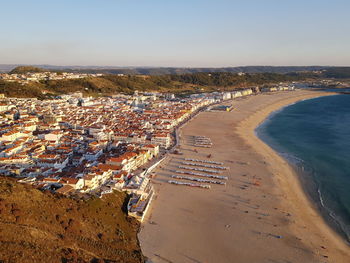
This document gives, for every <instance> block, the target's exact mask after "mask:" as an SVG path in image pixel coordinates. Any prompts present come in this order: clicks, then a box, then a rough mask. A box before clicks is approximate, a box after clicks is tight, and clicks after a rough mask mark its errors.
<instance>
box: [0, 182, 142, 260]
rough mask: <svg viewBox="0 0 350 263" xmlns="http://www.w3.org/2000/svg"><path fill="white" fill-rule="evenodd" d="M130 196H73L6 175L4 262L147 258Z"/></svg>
mask: <svg viewBox="0 0 350 263" xmlns="http://www.w3.org/2000/svg"><path fill="white" fill-rule="evenodd" d="M125 200H126V194H125V193H119V192H115V193H112V194H108V195H105V196H103V198H96V197H92V198H91V199H88V200H82V199H78V198H76V199H71V198H67V197H64V196H62V195H54V194H51V193H50V192H41V191H39V190H37V189H34V188H32V187H31V186H30V185H25V184H20V183H17V182H16V181H15V180H14V179H10V178H6V177H0V261H1V262H52V263H55V262H57V263H59V262H81V263H85V262H129V263H141V262H144V258H143V256H142V253H141V249H140V246H139V242H138V240H137V231H138V229H139V227H140V226H139V223H138V222H137V221H136V219H133V218H128V217H127V215H126V214H125V213H124V212H123V211H122V207H123V206H124V205H125Z"/></svg>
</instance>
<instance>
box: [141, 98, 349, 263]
mask: <svg viewBox="0 0 350 263" xmlns="http://www.w3.org/2000/svg"><path fill="white" fill-rule="evenodd" d="M331 94H332V93H325V92H312V91H294V92H285V93H283V94H282V93H275V94H266V95H262V94H260V95H256V96H251V97H249V98H245V99H242V100H234V101H233V102H232V101H230V103H233V104H234V107H235V108H236V109H235V110H234V111H233V112H231V113H212V112H203V113H201V114H199V115H198V116H196V118H195V119H194V120H191V121H190V122H188V123H187V125H186V127H183V128H181V129H180V136H181V138H180V140H182V141H181V142H182V143H181V149H182V150H183V151H184V153H185V157H186V158H187V157H191V156H197V157H198V155H201V157H202V158H203V157H204V156H205V155H206V154H207V153H211V152H213V156H214V159H213V160H216V159H215V158H217V159H218V160H220V161H225V162H230V163H229V165H230V166H231V171H232V174H231V172H230V176H231V178H230V179H229V181H228V185H227V186H226V187H225V188H219V187H215V188H214V189H211V190H209V191H205V193H204V192H203V190H192V189H190V190H189V189H187V188H181V187H178V186H169V185H168V184H167V183H165V182H166V180H167V178H168V177H169V175H168V174H167V172H166V171H164V169H163V170H162V169H159V170H158V171H157V174H158V178H157V180H156V188H157V195H158V196H157V198H156V199H157V200H154V202H153V204H152V206H153V207H152V211H151V219H150V220H149V221H150V222H153V223H154V222H155V224H150V223H147V222H146V223H145V224H144V225H143V226H142V228H143V229H142V230H141V232H140V234H139V238H140V241H141V247H142V250H143V252H144V254H145V256H147V257H149V258H150V260H151V261H152V262H165V260H168V261H169V262H195V261H198V262H232V260H234V262H269V260H270V261H271V260H276V261H277V260H297V261H298V262H320V261H321V260H322V262H346V260H348V259H349V258H350V254H349V251H348V249H349V248H348V246H347V245H346V244H345V243H344V241H343V239H342V238H341V237H340V236H339V235H338V233H335V232H334V231H333V229H331V228H330V227H329V226H328V225H327V224H326V222H325V221H324V220H323V218H322V216H321V215H320V214H319V213H318V211H316V208H315V207H314V204H313V203H312V202H311V200H309V199H308V198H307V197H306V193H305V192H304V190H303V188H302V187H303V186H302V184H301V182H300V180H299V179H298V178H297V175H296V173H295V171H293V168H292V167H291V166H290V164H288V163H287V162H286V161H285V160H284V159H283V158H282V157H281V156H279V154H278V153H277V152H275V151H274V150H272V149H271V148H270V147H269V146H268V145H267V144H265V143H264V142H263V141H261V140H260V139H259V138H258V137H256V135H255V129H256V127H257V126H259V124H261V123H262V122H263V121H264V120H265V119H266V118H268V117H269V116H270V114H271V113H272V112H274V111H276V110H279V109H281V108H282V107H286V106H287V105H289V104H292V103H295V102H297V101H300V100H303V99H310V98H315V97H319V96H326V95H331ZM220 119H221V121H220V122H218V123H212V122H215V121H217V120H220ZM232 125H234V126H232ZM230 127H233V128H234V129H233V130H232V128H230ZM189 134H200V135H206V136H209V137H211V138H212V139H213V142H214V146H213V149H211V150H210V149H209V150H207V149H205V150H202V149H201V150H200V153H198V154H194V152H193V148H191V147H188V146H185V144H184V143H183V140H184V139H185V137H186V136H187V135H189ZM182 145H184V146H182ZM228 149H231V150H230V151H229V150H228ZM176 158H178V156H174V155H170V158H169V159H170V160H169V163H168V165H163V166H169V167H170V166H171V165H172V164H171V160H173V162H174V160H176ZM228 160H229V161H228ZM247 160H249V161H247ZM243 161H245V162H247V163H249V164H248V165H242V164H240V163H242V162H243ZM231 162H232V163H231ZM272 163H273V165H271V164H272ZM225 164H227V163H225ZM271 174H272V175H273V176H271ZM256 177H258V178H260V179H261V182H262V186H261V187H256V186H253V185H252V184H251V180H254V178H256ZM159 184H161V185H159ZM242 184H243V187H242ZM180 226H181V227H180ZM208 226H210V227H209V228H208ZM225 226H226V227H225ZM227 226H229V228H228V229H227ZM275 236H276V237H281V238H282V237H283V238H282V240H281V241H279V240H280V239H276V238H273V237H275ZM203 240H206V242H205V241H204V242H203ZM218 243H219V244H221V245H218ZM224 244H225V245H224ZM230 244H234V245H230ZM176 246H177V247H176ZM175 247H176V249H175ZM252 247H254V250H255V252H254V253H251V248H252ZM329 260H330V261H329Z"/></svg>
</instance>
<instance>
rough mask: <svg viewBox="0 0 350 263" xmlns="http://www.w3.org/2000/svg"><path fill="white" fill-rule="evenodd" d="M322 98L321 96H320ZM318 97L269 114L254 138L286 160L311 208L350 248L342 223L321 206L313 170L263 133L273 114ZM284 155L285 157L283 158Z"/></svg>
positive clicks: (328, 209) (327, 208) (319, 193)
mask: <svg viewBox="0 0 350 263" xmlns="http://www.w3.org/2000/svg"><path fill="white" fill-rule="evenodd" d="M335 95H341V94H338V93H337V94H328V95H326V96H335ZM322 97H323V96H322ZM317 98H319V97H313V98H310V99H303V100H300V101H297V102H294V103H291V104H288V105H285V106H283V107H281V108H280V109H278V110H276V111H274V112H271V113H270V114H269V115H268V116H267V117H266V118H265V119H264V120H263V122H262V123H260V124H259V125H258V126H257V127H256V128H255V130H254V134H255V136H256V137H257V138H258V139H259V140H261V141H262V142H263V143H265V144H266V145H268V146H269V147H270V148H271V149H272V150H273V151H275V152H276V153H277V154H278V155H279V156H280V157H281V158H283V159H284V160H286V161H287V162H288V164H289V165H290V167H291V169H292V170H293V172H294V173H295V175H296V177H297V179H298V180H299V181H300V184H301V187H302V189H303V191H304V193H305V195H306V197H307V198H308V199H309V201H310V202H311V203H312V207H313V208H314V209H316V210H317V212H318V213H319V214H320V215H321V216H322V217H323V219H324V221H325V223H326V224H327V225H328V226H329V227H330V228H331V229H332V230H333V231H334V232H336V233H337V234H338V235H339V236H341V238H342V239H343V241H344V242H345V243H346V244H347V245H349V246H350V240H349V235H348V233H347V232H346V231H345V230H344V229H343V226H342V224H343V222H341V221H340V220H339V219H337V218H336V217H335V216H333V215H332V213H334V212H333V211H332V209H331V208H329V207H326V206H325V205H324V204H323V200H322V193H321V192H320V188H319V185H318V182H317V180H316V179H315V178H314V175H313V173H314V171H313V168H312V167H310V166H309V165H308V164H306V165H305V164H304V160H302V159H299V158H298V157H296V156H294V155H293V154H291V153H289V152H282V151H280V149H278V146H276V145H273V143H271V142H269V140H271V137H270V136H269V135H267V134H266V133H265V132H264V131H263V129H264V128H263V127H262V126H264V125H266V122H267V121H269V120H270V119H271V117H273V115H274V114H276V113H278V112H281V111H282V110H283V109H285V108H286V107H289V106H291V105H294V104H297V103H298V102H301V101H305V100H312V99H317ZM284 155H286V156H284Z"/></svg>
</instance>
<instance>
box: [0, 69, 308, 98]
mask: <svg viewBox="0 0 350 263" xmlns="http://www.w3.org/2000/svg"><path fill="white" fill-rule="evenodd" d="M309 77H312V75H310V74H303V73H294V74H277V73H257V74H245V75H239V74H236V73H227V72H216V73H215V72H214V73H203V72H202V73H193V74H183V75H176V74H175V75H159V76H158V75H156V76H149V75H125V76H118V75H104V76H102V77H89V78H84V79H71V80H52V81H43V82H41V83H31V84H25V85H21V84H18V83H9V82H0V92H3V93H5V95H6V96H11V97H36V98H40V99H42V98H46V97H50V95H60V94H67V93H70V92H76V91H81V92H83V93H84V94H86V95H90V96H99V95H112V94H115V93H126V94H131V93H133V92H134V91H135V90H139V91H158V92H171V93H175V94H191V93H198V92H212V91H221V90H234V89H237V88H244V87H248V86H253V85H264V84H274V83H279V82H282V81H297V80H304V79H306V78H309ZM49 94H50V95H49Z"/></svg>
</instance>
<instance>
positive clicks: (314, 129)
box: [256, 94, 350, 242]
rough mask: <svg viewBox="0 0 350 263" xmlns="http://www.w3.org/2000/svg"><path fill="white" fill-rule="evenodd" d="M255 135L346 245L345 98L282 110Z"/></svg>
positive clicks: (349, 158) (349, 165)
mask: <svg viewBox="0 0 350 263" xmlns="http://www.w3.org/2000/svg"><path fill="white" fill-rule="evenodd" d="M256 134H257V135H258V137H259V138H260V139H262V140H263V141H264V142H265V143H267V144H268V145H270V146H271V147H272V148H273V149H274V150H275V151H277V152H278V153H279V154H280V155H281V156H282V157H284V158H285V159H287V161H288V162H289V163H290V164H291V165H292V166H293V167H294V169H296V171H297V173H298V175H299V177H300V180H301V182H302V185H303V187H304V190H305V191H306V193H307V195H308V196H309V197H310V198H311V199H312V200H313V201H314V204H315V205H316V207H317V208H318V209H319V212H320V213H321V214H322V216H323V217H324V218H325V219H326V221H327V222H328V223H329V224H330V225H331V227H333V228H334V229H335V230H336V231H337V232H338V233H340V234H341V235H342V236H343V237H344V238H345V239H346V240H347V242H350V95H345V94H344V95H333V96H326V97H319V98H314V99H309V100H304V101H300V102H297V103H295V104H292V105H288V106H286V107H284V108H282V109H280V110H279V111H276V112H274V113H272V114H271V115H270V117H269V118H268V119H266V121H265V122H264V123H263V124H261V125H260V126H259V127H258V128H257V129H256Z"/></svg>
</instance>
